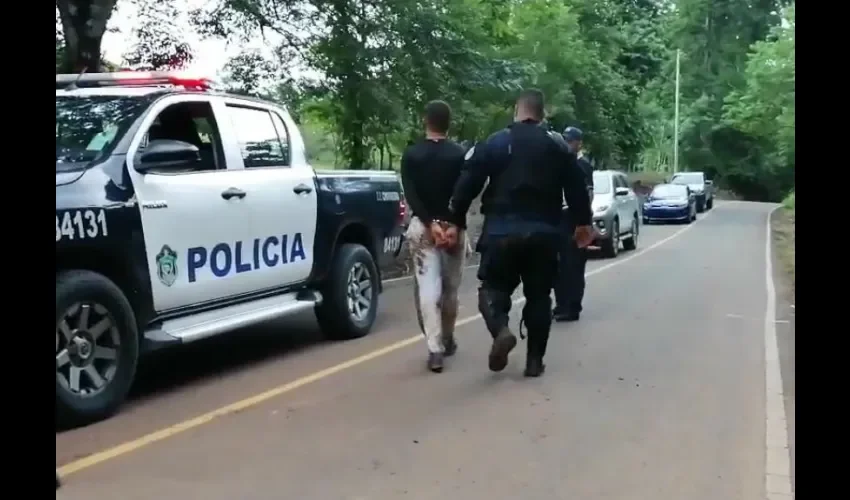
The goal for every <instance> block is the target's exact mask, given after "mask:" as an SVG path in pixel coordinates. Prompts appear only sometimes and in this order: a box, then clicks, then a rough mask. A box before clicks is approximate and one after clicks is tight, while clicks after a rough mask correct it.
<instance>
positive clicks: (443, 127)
mask: <svg viewBox="0 0 850 500" xmlns="http://www.w3.org/2000/svg"><path fill="white" fill-rule="evenodd" d="M451 122H452V108H451V106H449V103H447V102H446V101H439V100H436V101H431V102H429V103H428V104H426V105H425V123H426V124H427V125H428V128H430V129H431V130H432V131H434V132H437V133H439V134H445V133H446V132H448V131H449V125H450V124H451Z"/></svg>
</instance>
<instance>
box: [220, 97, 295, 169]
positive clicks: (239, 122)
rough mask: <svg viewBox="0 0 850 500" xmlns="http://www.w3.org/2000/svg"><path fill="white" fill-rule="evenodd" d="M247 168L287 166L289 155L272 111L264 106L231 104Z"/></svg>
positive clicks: (232, 118) (233, 121) (229, 106)
mask: <svg viewBox="0 0 850 500" xmlns="http://www.w3.org/2000/svg"><path fill="white" fill-rule="evenodd" d="M227 111H228V113H229V114H230V120H231V122H232V123H233V127H234V129H235V130H236V135H237V139H238V141H239V149H240V150H241V151H242V161H243V162H244V163H245V168H257V167H287V166H289V158H288V156H289V155H288V154H287V153H286V152H285V151H284V147H283V145H282V144H281V140H280V138H279V137H278V135H277V130H275V126H274V122H273V121H272V116H271V113H269V112H268V111H266V110H263V109H256V108H246V107H242V106H233V105H230V104H228V105H227Z"/></svg>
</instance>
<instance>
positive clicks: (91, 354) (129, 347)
mask: <svg viewBox="0 0 850 500" xmlns="http://www.w3.org/2000/svg"><path fill="white" fill-rule="evenodd" d="M138 361H139V337H138V328H137V326H136V317H135V314H134V313H133V308H132V307H131V306H130V302H129V301H128V300H127V297H125V296H124V294H123V293H122V292H121V289H120V288H118V286H117V285H116V284H115V283H113V282H112V281H111V280H109V279H108V278H106V277H105V276H103V275H101V274H98V273H95V272H92V271H82V270H75V271H62V272H60V273H58V274H57V275H56V417H57V421H58V422H59V423H60V424H62V425H65V426H73V425H85V424H89V423H92V422H96V421H98V420H102V419H104V418H106V417H108V416H109V415H111V414H112V413H114V412H115V410H117V409H118V407H119V406H120V405H121V403H123V402H124V398H126V396H127V392H129V390H130V386H131V385H132V383H133V378H134V377H135V375H136V366H137V364H138Z"/></svg>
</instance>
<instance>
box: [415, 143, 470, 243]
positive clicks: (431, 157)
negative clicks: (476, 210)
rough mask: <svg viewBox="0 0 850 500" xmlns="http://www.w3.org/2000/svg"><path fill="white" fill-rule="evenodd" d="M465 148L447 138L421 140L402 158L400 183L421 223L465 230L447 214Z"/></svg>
mask: <svg viewBox="0 0 850 500" xmlns="http://www.w3.org/2000/svg"><path fill="white" fill-rule="evenodd" d="M463 161H464V149H463V147H461V146H460V145H459V144H457V143H456V142H454V141H451V140H448V139H437V140H435V139H423V140H421V141H419V142H417V143H416V144H413V145H411V146H409V147H408V148H407V149H406V150H405V151H404V155H403V156H402V157H401V183H402V187H403V188H404V196H405V198H406V199H407V205H408V206H409V207H410V211H411V212H412V213H413V215H415V216H416V217H418V218H419V219H420V220H421V221H422V222H423V223H424V224H426V225H427V224H430V223H431V221H433V220H434V219H438V220H444V221H449V222H453V223H455V224H457V225H458V226H460V227H466V217H463V218H462V220H454V219H455V217H453V216H452V213H451V212H450V211H449V200H450V199H451V197H452V191H453V190H454V185H455V182H457V179H458V177H460V171H461V168H462V167H463Z"/></svg>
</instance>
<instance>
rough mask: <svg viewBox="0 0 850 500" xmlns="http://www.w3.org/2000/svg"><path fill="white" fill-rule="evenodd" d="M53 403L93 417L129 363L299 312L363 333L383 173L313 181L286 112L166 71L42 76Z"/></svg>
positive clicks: (376, 252)
mask: <svg viewBox="0 0 850 500" xmlns="http://www.w3.org/2000/svg"><path fill="white" fill-rule="evenodd" d="M56 82H57V90H56V410H57V417H59V419H60V420H62V421H65V422H68V423H87V422H92V421H96V420H99V419H102V418H105V417H106V416H108V415H109V414H110V413H112V412H114V411H115V410H116V409H117V408H118V407H119V406H120V405H121V403H122V401H123V400H124V398H125V396H126V394H127V391H128V389H129V388H130V385H131V384H132V383H133V379H134V377H135V374H136V365H137V360H138V358H139V356H140V354H141V353H145V352H147V351H149V350H151V349H154V348H157V347H162V346H169V345H173V344H182V343H188V342H194V341H196V340H200V339H203V338H207V337H211V336H214V335H218V334H221V333H224V332H227V331H232V330H235V329H238V328H241V327H245V326H250V325H254V324H257V323H259V322H262V321H265V320H269V319H272V318H279V317H284V316H288V315H291V314H295V313H298V312H299V311H308V310H314V311H315V314H316V317H317V319H318V322H319V324H320V325H321V327H322V329H323V330H324V332H325V334H326V335H327V336H329V337H331V338H335V339H351V338H356V337H361V336H363V335H366V334H367V333H369V331H370V329H371V328H372V325H373V322H374V320H375V315H376V313H377V311H378V294H379V292H380V291H381V271H380V270H381V267H382V265H385V264H388V263H390V262H391V261H392V260H393V258H394V257H395V255H396V253H397V252H398V251H399V248H400V247H401V241H402V220H403V219H404V217H405V213H404V212H405V209H404V199H403V196H402V191H401V185H400V182H399V180H398V177H397V176H396V175H395V174H394V173H392V172H375V171H329V172H315V171H314V170H313V169H312V168H311V167H310V165H309V164H308V163H307V161H306V157H305V153H304V141H303V139H302V137H301V134H300V133H299V131H298V127H297V126H296V124H295V122H294V121H293V120H292V118H291V117H290V115H289V113H287V112H286V110H285V109H283V108H281V107H279V106H277V105H275V104H271V103H268V102H264V101H260V100H256V99H252V98H248V97H242V96H233V95H227V94H222V93H217V92H212V91H210V90H209V89H208V88H207V87H206V86H205V85H204V82H201V81H197V80H187V79H184V78H179V77H177V76H174V75H171V74H168V73H126V72H119V73H109V74H88V75H82V76H78V75H57V76H56Z"/></svg>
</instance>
